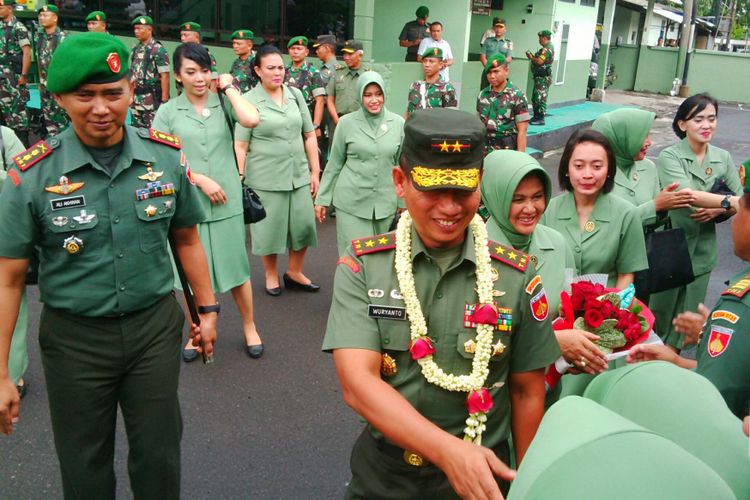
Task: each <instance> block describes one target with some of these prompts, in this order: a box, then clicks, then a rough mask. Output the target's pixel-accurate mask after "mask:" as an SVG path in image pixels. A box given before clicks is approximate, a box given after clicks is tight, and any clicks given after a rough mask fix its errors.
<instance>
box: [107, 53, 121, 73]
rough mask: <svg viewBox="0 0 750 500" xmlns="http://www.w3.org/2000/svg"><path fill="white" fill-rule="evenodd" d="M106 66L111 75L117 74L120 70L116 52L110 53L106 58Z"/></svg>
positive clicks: (118, 56)
mask: <svg viewBox="0 0 750 500" xmlns="http://www.w3.org/2000/svg"><path fill="white" fill-rule="evenodd" d="M107 66H108V67H109V70H110V71H111V72H112V73H119V72H120V70H121V69H122V63H121V62H120V55H119V54H118V53H117V52H110V53H109V55H108V56H107Z"/></svg>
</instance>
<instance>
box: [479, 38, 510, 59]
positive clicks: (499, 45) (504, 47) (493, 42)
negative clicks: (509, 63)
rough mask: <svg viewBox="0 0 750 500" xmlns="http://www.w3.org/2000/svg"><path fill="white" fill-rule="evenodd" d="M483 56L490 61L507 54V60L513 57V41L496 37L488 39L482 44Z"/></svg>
mask: <svg viewBox="0 0 750 500" xmlns="http://www.w3.org/2000/svg"><path fill="white" fill-rule="evenodd" d="M482 54H484V55H486V56H487V58H488V59H489V58H490V57H491V56H494V55H495V54H505V58H506V59H507V58H508V57H513V41H512V40H511V39H510V38H500V39H498V38H497V37H495V36H494V35H493V36H491V37H488V38H487V39H486V40H485V41H484V44H482Z"/></svg>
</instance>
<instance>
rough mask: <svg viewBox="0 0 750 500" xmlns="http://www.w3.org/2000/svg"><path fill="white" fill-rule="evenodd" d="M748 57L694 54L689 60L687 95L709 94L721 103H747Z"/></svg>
mask: <svg viewBox="0 0 750 500" xmlns="http://www.w3.org/2000/svg"><path fill="white" fill-rule="evenodd" d="M747 82H750V55H749V54H737V53H732V52H715V51H706V50H696V51H695V52H693V57H692V59H691V60H690V70H689V74H688V86H689V87H690V93H691V94H695V93H698V92H709V93H711V95H713V96H714V97H716V98H717V99H719V100H722V101H736V102H743V103H750V92H748V87H747Z"/></svg>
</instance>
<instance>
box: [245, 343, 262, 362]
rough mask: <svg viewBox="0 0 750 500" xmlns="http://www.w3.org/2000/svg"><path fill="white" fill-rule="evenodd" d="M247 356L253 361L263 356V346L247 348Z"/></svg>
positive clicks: (255, 345) (256, 345) (257, 345)
mask: <svg viewBox="0 0 750 500" xmlns="http://www.w3.org/2000/svg"><path fill="white" fill-rule="evenodd" d="M247 355H248V356H250V357H251V358H253V359H258V358H259V357H261V356H263V344H254V345H249V346H247Z"/></svg>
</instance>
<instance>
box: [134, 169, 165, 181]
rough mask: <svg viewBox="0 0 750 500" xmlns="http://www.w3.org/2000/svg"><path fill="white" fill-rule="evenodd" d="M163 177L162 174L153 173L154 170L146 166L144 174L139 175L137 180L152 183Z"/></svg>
mask: <svg viewBox="0 0 750 500" xmlns="http://www.w3.org/2000/svg"><path fill="white" fill-rule="evenodd" d="M162 175H164V172H154V169H153V168H152V167H151V165H148V166H147V167H146V173H145V174H143V175H139V176H138V178H139V179H140V180H142V181H149V182H154V181H156V180H158V179H159V177H161V176H162Z"/></svg>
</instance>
